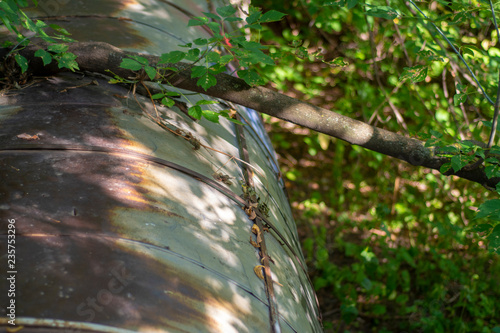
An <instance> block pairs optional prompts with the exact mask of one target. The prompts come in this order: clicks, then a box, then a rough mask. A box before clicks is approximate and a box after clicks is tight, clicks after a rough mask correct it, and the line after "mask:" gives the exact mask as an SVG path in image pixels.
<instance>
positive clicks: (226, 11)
mask: <svg viewBox="0 0 500 333" xmlns="http://www.w3.org/2000/svg"><path fill="white" fill-rule="evenodd" d="M216 11H217V14H219V15H220V16H222V17H228V16H231V15H234V13H236V8H234V7H233V6H231V5H228V6H224V7H219V8H217V9H216Z"/></svg>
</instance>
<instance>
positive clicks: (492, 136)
mask: <svg viewBox="0 0 500 333" xmlns="http://www.w3.org/2000/svg"><path fill="white" fill-rule="evenodd" d="M490 9H491V15H492V16H493V24H494V25H495V29H496V31H497V37H498V41H499V42H500V31H498V24H497V19H496V15H495V9H494V8H493V3H492V2H491V0H490ZM499 104H500V71H499V72H498V89H497V99H496V101H495V111H494V112H493V121H492V123H491V133H490V138H489V140H488V146H487V147H488V148H491V147H492V146H493V141H495V134H496V133H497V122H498V106H499Z"/></svg>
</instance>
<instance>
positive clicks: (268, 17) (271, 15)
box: [260, 9, 286, 22]
mask: <svg viewBox="0 0 500 333" xmlns="http://www.w3.org/2000/svg"><path fill="white" fill-rule="evenodd" d="M285 15H286V14H283V13H281V12H278V11H277V10H274V9H273V10H270V11H268V12H265V13H264V14H263V15H262V16H261V17H260V21H261V22H275V21H279V20H281V19H282V18H283V16H285Z"/></svg>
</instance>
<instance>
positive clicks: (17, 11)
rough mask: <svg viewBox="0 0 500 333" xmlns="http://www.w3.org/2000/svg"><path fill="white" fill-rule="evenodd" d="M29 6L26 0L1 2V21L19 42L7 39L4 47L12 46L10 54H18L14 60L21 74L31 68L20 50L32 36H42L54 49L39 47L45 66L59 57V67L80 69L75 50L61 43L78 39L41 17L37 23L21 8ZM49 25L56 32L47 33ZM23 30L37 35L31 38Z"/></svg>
mask: <svg viewBox="0 0 500 333" xmlns="http://www.w3.org/2000/svg"><path fill="white" fill-rule="evenodd" d="M33 2H34V3H35V5H37V4H38V3H37V1H33ZM27 6H28V2H27V1H26V0H3V1H0V20H1V21H2V23H3V24H4V25H5V27H6V28H7V29H8V30H9V31H11V32H13V33H14V34H15V35H16V39H17V40H16V42H17V44H14V43H13V42H11V41H6V42H4V43H3V45H2V46H3V47H11V48H12V50H11V51H10V54H12V55H13V56H14V59H15V60H16V62H17V64H18V65H19V67H20V68H21V73H25V72H26V71H27V70H28V60H27V59H26V58H25V57H23V56H22V55H20V54H19V53H18V52H19V50H21V49H23V48H24V47H26V46H28V45H29V43H30V38H40V39H42V40H43V41H44V42H46V43H49V44H50V45H49V51H50V52H46V51H44V50H39V51H38V52H36V54H35V55H36V56H37V57H41V58H42V60H43V63H44V65H48V64H50V63H51V62H52V60H55V61H56V62H57V64H58V67H59V68H68V69H70V70H71V71H74V70H75V69H79V68H78V64H77V63H76V61H75V59H76V56H75V55H74V54H73V53H70V52H67V50H68V46H66V45H62V44H60V43H61V42H73V41H74V40H73V39H71V38H69V37H68V36H69V33H68V32H67V31H66V30H65V29H63V28H61V27H60V26H58V25H56V24H50V25H47V24H46V23H45V22H43V21H41V20H36V22H34V21H33V20H32V19H31V18H29V17H28V16H27V15H26V14H25V13H24V12H23V11H22V10H21V8H23V7H27ZM49 27H50V28H52V29H53V30H54V32H55V33H54V35H53V36H49V35H48V34H47V33H46V32H45V29H46V28H49ZM23 29H25V30H28V31H31V32H33V33H34V34H33V35H32V36H31V37H29V38H28V37H26V36H25V35H24V32H23Z"/></svg>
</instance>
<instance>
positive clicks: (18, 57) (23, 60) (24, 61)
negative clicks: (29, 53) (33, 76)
mask: <svg viewBox="0 0 500 333" xmlns="http://www.w3.org/2000/svg"><path fill="white" fill-rule="evenodd" d="M14 59H16V62H17V64H18V65H19V67H21V72H22V73H24V72H26V71H27V70H28V59H26V58H25V57H23V56H22V55H20V54H16V55H14Z"/></svg>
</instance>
